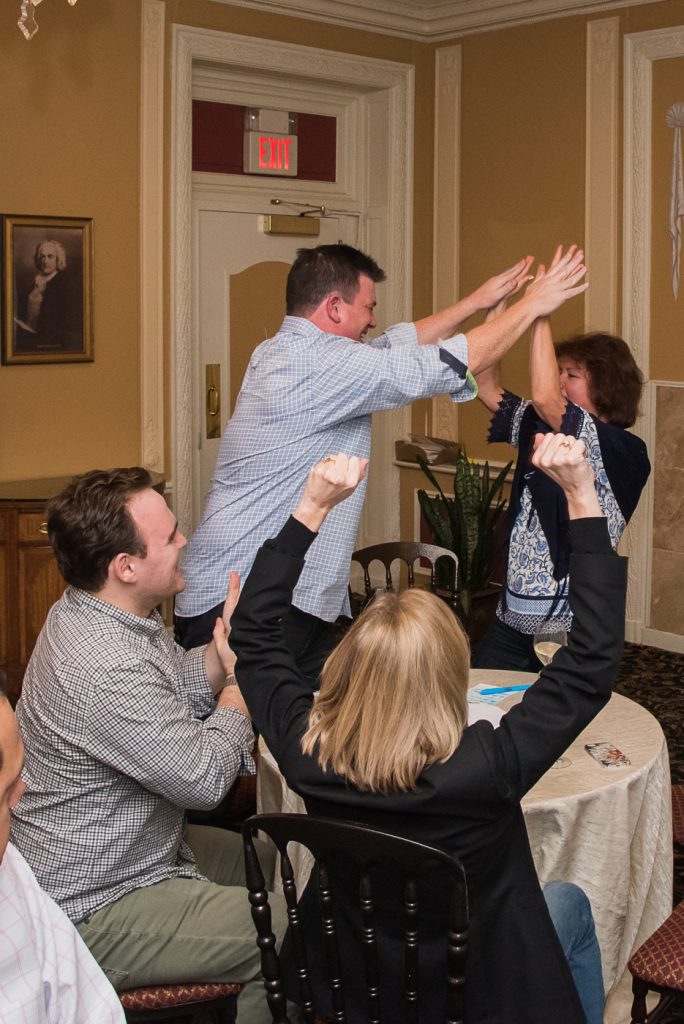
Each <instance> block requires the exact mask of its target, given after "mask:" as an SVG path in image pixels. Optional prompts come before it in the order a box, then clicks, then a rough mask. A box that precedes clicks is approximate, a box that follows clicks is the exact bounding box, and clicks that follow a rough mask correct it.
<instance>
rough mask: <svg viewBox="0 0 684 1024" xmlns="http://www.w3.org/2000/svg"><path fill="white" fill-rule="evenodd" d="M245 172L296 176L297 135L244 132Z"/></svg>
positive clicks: (283, 176) (281, 176)
mask: <svg viewBox="0 0 684 1024" xmlns="http://www.w3.org/2000/svg"><path fill="white" fill-rule="evenodd" d="M245 173H246V174H271V175H275V176H276V177H278V178H294V177H296V175H297V136H296V135H273V134H268V133H266V132H249V131H248V132H245Z"/></svg>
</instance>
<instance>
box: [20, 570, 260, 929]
mask: <svg viewBox="0 0 684 1024" xmlns="http://www.w3.org/2000/svg"><path fill="white" fill-rule="evenodd" d="M17 719H18V722H19V728H20V729H21V734H22V736H23V739H24V744H25V746H26V763H25V768H24V772H23V778H24V781H25V782H26V793H25V794H24V796H23V797H22V798H21V800H20V801H19V804H18V806H17V807H16V808H15V810H14V817H13V822H12V842H13V843H14V844H15V846H16V847H17V848H18V849H19V850H20V852H21V853H22V854H23V855H24V857H25V858H26V860H27V861H28V862H29V864H30V865H31V867H32V869H33V871H34V873H35V875H36V877H37V878H38V881H39V882H40V884H41V886H42V887H43V889H45V890H46V891H47V892H48V893H49V894H50V895H51V896H52V897H53V898H54V899H55V900H56V901H57V902H58V903H59V904H60V906H61V907H62V909H63V910H64V911H65V912H66V913H67V914H68V915H69V917H70V918H71V919H72V921H74V922H78V921H82V920H83V919H84V918H86V917H88V915H90V914H91V913H93V911H95V910H100V909H101V908H102V907H104V906H106V905H107V904H109V903H112V902H113V901H114V900H117V899H119V898H120V897H121V896H124V895H125V894H126V893H128V892H131V891H132V890H134V889H138V888H141V887H143V886H146V885H152V884H153V883H154V882H160V881H162V880H163V879H165V878H171V877H174V876H177V875H182V876H184V877H186V878H201V877H202V876H201V875H200V874H199V872H198V871H197V868H196V867H195V864H194V858H193V855H192V852H191V851H190V849H189V847H188V846H187V845H186V844H185V842H184V841H183V830H184V827H185V815H184V811H183V808H185V807H192V808H210V807H213V806H215V805H216V804H217V803H218V802H219V801H220V800H221V798H222V797H223V796H224V795H225V793H226V792H227V790H228V789H229V787H230V786H231V784H232V783H233V781H234V780H235V778H236V776H237V775H238V774H249V773H251V772H253V771H254V765H253V762H252V758H251V755H250V750H251V748H252V745H253V742H254V740H253V734H252V728H251V725H250V723H249V721H248V720H247V719H246V718H245V717H244V715H242V714H241V713H240V712H239V711H237V710H235V709H233V708H219V709H217V710H214V703H213V699H212V694H211V690H210V687H209V683H208V680H207V676H206V673H205V670H204V647H200V648H196V649H195V650H193V651H190V652H188V653H187V654H186V652H185V651H183V650H182V648H180V647H178V646H177V645H176V644H175V643H174V642H173V640H172V639H171V637H170V636H169V634H168V631H167V630H166V627H165V626H164V623H163V621H162V619H161V618H160V616H159V615H158V613H157V612H153V614H152V615H151V616H150V617H149V618H148V619H145V618H140V617H139V616H137V615H132V614H130V613H128V612H125V611H122V610H121V609H119V608H115V607H114V606H113V605H110V604H107V603H105V602H103V601H99V600H98V599H97V598H95V597H92V596H91V595H90V594H87V593H85V591H83V590H77V589H74V588H72V587H70V588H69V589H67V590H66V592H65V593H64V595H63V596H62V597H61V598H60V600H59V601H58V602H57V603H56V604H55V605H54V606H53V607H52V609H51V611H50V613H49V615H48V617H47V620H46V623H45V626H44V627H43V630H42V632H41V634H40V636H39V637H38V642H37V644H36V647H35V650H34V652H33V655H32V657H31V660H30V662H29V665H28V668H27V670H26V675H25V677H24V683H23V690H22V696H21V699H20V701H19V704H18V705H17Z"/></svg>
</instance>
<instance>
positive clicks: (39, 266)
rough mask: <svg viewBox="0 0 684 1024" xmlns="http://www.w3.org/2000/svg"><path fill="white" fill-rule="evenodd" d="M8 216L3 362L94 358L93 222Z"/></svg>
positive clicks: (6, 225)
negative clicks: (91, 294) (92, 313)
mask: <svg viewBox="0 0 684 1024" xmlns="http://www.w3.org/2000/svg"><path fill="white" fill-rule="evenodd" d="M4 220H5V231H4V242H5V250H4V263H5V268H4V298H5V301H4V307H5V308H4V315H3V323H4V335H5V337H4V346H3V361H4V362H6V363H13V362H54V361H59V362H62V361H68V362H70V361H77V360H89V359H92V338H91V330H92V329H91V316H90V262H91V260H90V256H91V254H90V234H91V231H90V229H91V222H90V221H89V220H66V219H57V218H53V219H49V218H36V217H5V218H4Z"/></svg>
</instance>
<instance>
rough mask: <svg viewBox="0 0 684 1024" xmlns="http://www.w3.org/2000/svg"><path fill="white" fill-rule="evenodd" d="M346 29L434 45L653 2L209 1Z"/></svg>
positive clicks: (564, 0) (599, 0)
mask: <svg viewBox="0 0 684 1024" xmlns="http://www.w3.org/2000/svg"><path fill="white" fill-rule="evenodd" d="M214 2H215V3H224V4H231V5H232V6H233V7H235V6H237V7H250V8H251V9H252V10H257V11H265V12H268V13H270V14H286V15H290V16H291V17H295V18H307V19H309V20H310V21H323V22H330V23H332V24H333V25H342V26H344V27H346V28H354V29H361V30H362V31H366V32H381V33H382V34H383V35H391V36H403V37H405V38H408V39H413V40H414V41H415V42H424V43H438V42H443V41H445V40H449V39H451V40H453V39H454V37H456V36H464V35H470V34H471V33H474V32H482V31H486V30H490V31H491V30H495V29H501V28H508V27H509V26H511V25H518V24H523V23H525V22H528V23H529V22H533V21H546V20H548V19H550V18H564V17H569V16H572V15H577V14H590V13H593V12H596V11H604V10H606V9H607V8H610V10H611V11H612V10H615V9H616V8H622V7H633V6H635V5H636V4H639V5H643V4H645V3H657V2H658V0H617V2H614V0H452V2H451V3H448V2H444V0H436V2H434V3H430V2H425V0H423V2H422V3H416V2H414V0H376V2H375V3H373V4H372V5H370V6H369V5H368V4H366V2H365V0H214Z"/></svg>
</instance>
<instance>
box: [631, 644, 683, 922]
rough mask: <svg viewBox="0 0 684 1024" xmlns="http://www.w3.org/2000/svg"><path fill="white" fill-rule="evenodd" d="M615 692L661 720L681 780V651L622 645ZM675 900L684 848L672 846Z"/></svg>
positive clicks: (672, 767) (680, 887) (674, 777)
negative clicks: (623, 649)
mask: <svg viewBox="0 0 684 1024" xmlns="http://www.w3.org/2000/svg"><path fill="white" fill-rule="evenodd" d="M615 689H616V690H617V692H618V693H622V694H624V695H625V697H630V698H631V699H632V700H635V701H637V702H638V703H639V704H641V705H642V706H643V707H645V708H647V709H648V710H649V711H650V712H651V714H652V715H655V717H656V718H657V719H658V721H659V722H660V725H661V727H662V730H663V732H664V733H665V737H666V739H667V747H668V751H669V754H670V772H671V774H672V781H673V782H684V729H683V728H682V723H683V722H684V654H671V653H670V652H669V651H661V650H658V649H657V648H655V647H640V646H638V645H636V644H625V653H624V654H623V656H622V663H621V665H620V673H619V676H618V681H617V684H616V686H615ZM674 890H675V902H676V903H678V902H679V901H680V900H683V899H684V850H682V849H680V848H678V847H675V880H674Z"/></svg>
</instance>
